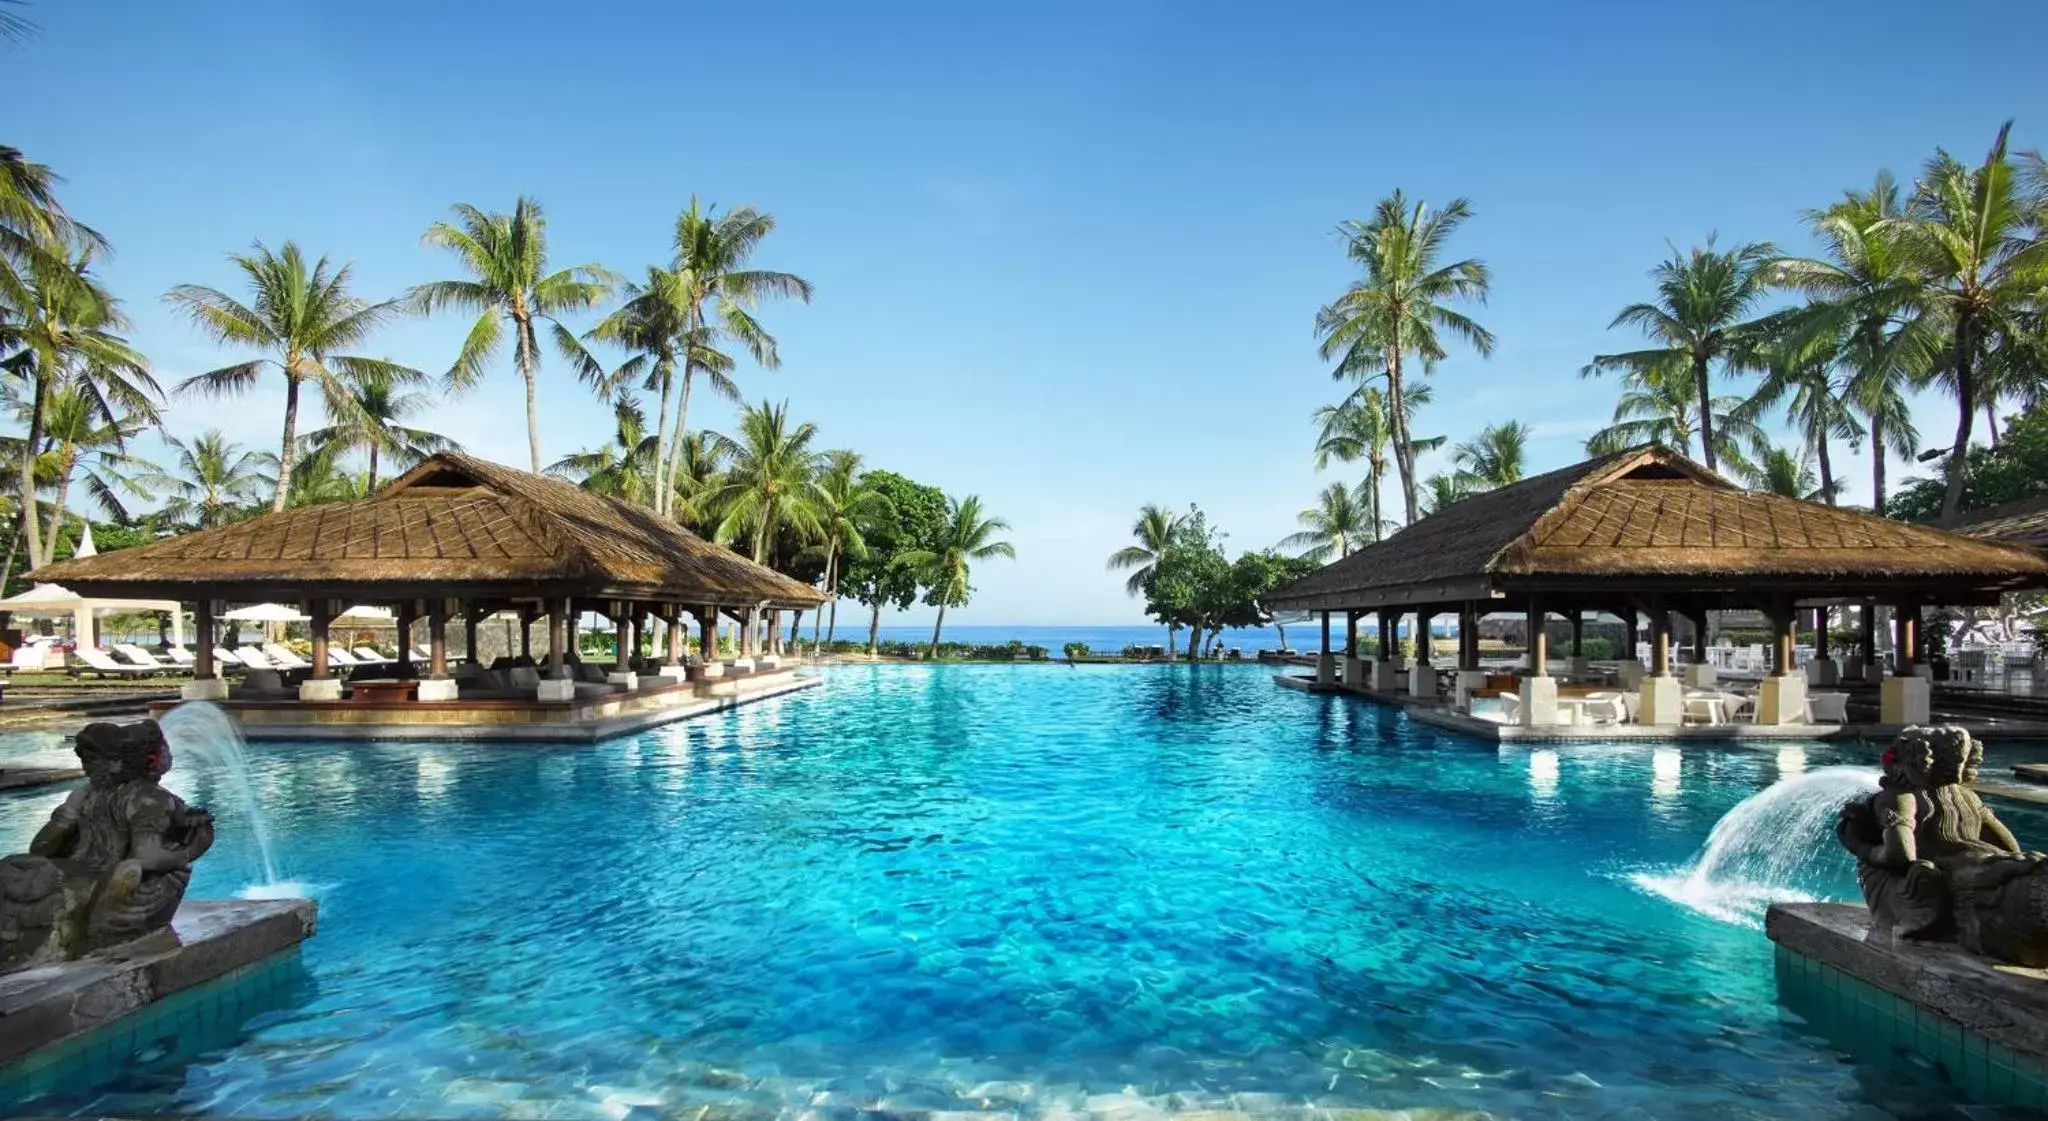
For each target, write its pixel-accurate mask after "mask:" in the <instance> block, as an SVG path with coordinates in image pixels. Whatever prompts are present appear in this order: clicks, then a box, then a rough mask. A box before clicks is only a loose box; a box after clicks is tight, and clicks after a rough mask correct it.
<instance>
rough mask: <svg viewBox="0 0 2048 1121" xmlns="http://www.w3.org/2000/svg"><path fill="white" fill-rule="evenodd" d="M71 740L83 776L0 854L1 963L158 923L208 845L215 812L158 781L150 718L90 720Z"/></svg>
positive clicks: (70, 953) (156, 742)
mask: <svg viewBox="0 0 2048 1121" xmlns="http://www.w3.org/2000/svg"><path fill="white" fill-rule="evenodd" d="M77 748H78V758H79V762H80V763H81V764H82V765H83V767H84V768H85V775H86V785H85V786H83V787H81V788H79V789H77V790H74V791H72V792H71V795H70V797H68V798H66V799H64V803H63V804H62V805H60V806H58V807H57V809H56V811H55V812H54V813H52V814H51V815H50V821H49V824H47V825H45V826H43V828H42V830H41V831H40V832H38V833H37V834H36V836H35V839H34V840H33V841H31V842H30V843H29V852H28V853H27V854H25V855H18V856H10V857H7V858H6V859H4V860H0V971H6V970H12V969H19V968H23V967H26V966H30V965H39V964H42V963H44V962H49V961H61V960H66V959H70V958H75V957H79V956H80V955H83V954H87V953H90V952H92V951H94V950H99V949H104V948H105V947H108V946H113V945H118V944H120V943H123V942H128V941H132V940H133V939H136V938H140V937H142V936H144V935H147V934H151V933H153V932H155V931H158V930H162V929H164V928H165V927H167V926H169V925H170V921H171V916H172V915H174V914H176V913H177V910H178V903H179V902H180V901H181V900H183V899H184V897H185V885H186V884H187V883H189V882H190V881H191V879H192V862H193V861H195V860H198V859H199V858H200V856H202V855H204V854H205V852H206V850H207V849H208V848H209V847H211V846H212V845H213V817H212V815H211V814H208V813H207V812H206V811H205V810H201V809H194V808H192V807H189V806H187V805H186V804H185V802H184V800H183V799H181V798H179V797H178V796H177V795H175V794H173V793H171V792H170V791H168V790H165V789H164V788H163V787H162V786H160V785H158V780H159V779H161V778H162V777H163V776H164V773H165V772H166V771H169V770H170V769H171V749H170V745H169V744H168V743H166V742H165V741H164V735H163V730H162V729H160V728H158V727H157V725H156V724H155V722H153V721H143V722H140V723H136V724H106V723H101V724H90V725H87V726H86V727H85V728H84V729H83V730H81V731H80V732H79V733H78V745H77Z"/></svg>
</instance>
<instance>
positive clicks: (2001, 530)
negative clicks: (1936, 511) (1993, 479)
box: [1956, 497, 2048, 549]
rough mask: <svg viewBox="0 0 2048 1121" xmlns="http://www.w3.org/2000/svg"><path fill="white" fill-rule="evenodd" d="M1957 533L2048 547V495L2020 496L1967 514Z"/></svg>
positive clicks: (2041, 547)
mask: <svg viewBox="0 0 2048 1121" xmlns="http://www.w3.org/2000/svg"><path fill="white" fill-rule="evenodd" d="M1956 532H1957V533H1966V534H1968V535H1970V536H1971V537H1982V538H1984V539H1986V540H1989V541H2003V542H2005V543H2006V544H2008V545H2026V546H2029V547H2032V548H2035V549H2048V497H2035V498H2017V499H2014V500H2013V501H2011V502H2001V503H1999V504H1998V505H1996V506H1988V507H1985V508H1984V509H1982V510H1977V511H1974V512H1972V513H1968V514H1965V515H1963V517H1962V520H1961V521H1959V522H1957V523H1956Z"/></svg>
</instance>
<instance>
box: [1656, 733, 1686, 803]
mask: <svg viewBox="0 0 2048 1121" xmlns="http://www.w3.org/2000/svg"><path fill="white" fill-rule="evenodd" d="M1684 768H1685V756H1684V754H1682V753H1681V752H1680V751H1679V750H1678V749H1677V748H1675V747H1659V748H1654V749H1652V750H1651V752H1650V797H1651V798H1652V799H1653V800H1655V801H1656V803H1657V804H1658V809H1659V810H1660V811H1663V812H1669V811H1670V809H1671V807H1672V803H1673V801H1674V800H1676V799H1677V797H1678V795H1679V792H1680V789H1681V785H1682V784H1681V775H1682V773H1683V771H1684Z"/></svg>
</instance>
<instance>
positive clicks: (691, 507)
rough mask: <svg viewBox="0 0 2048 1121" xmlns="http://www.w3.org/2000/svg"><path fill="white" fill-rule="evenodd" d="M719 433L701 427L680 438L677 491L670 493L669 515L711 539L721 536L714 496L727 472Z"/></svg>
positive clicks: (692, 530) (676, 452) (676, 480)
mask: <svg viewBox="0 0 2048 1121" xmlns="http://www.w3.org/2000/svg"><path fill="white" fill-rule="evenodd" d="M716 436H717V433H715V432H704V431H701V430H700V431H697V432H691V433H689V434H687V435H685V436H684V437H683V438H682V439H680V440H677V441H676V446H675V448H674V451H673V454H674V456H675V460H676V473H675V493H674V494H672V495H670V496H669V516H670V517H671V518H674V519H675V520H676V521H677V522H679V523H681V524H682V526H683V527H684V528H685V529H688V530H689V531H690V532H692V533H694V534H696V535H697V536H699V537H703V538H707V539H708V538H714V537H717V536H718V516H717V514H718V512H717V510H716V509H714V508H713V505H712V499H713V497H714V496H715V495H716V494H717V492H718V487H719V485H720V483H721V481H722V477H723V474H724V472H725V450H724V448H722V447H721V446H720V445H719V444H718V442H717V440H716V439H715V437H716Z"/></svg>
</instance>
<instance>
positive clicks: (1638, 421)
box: [1586, 361, 1767, 476]
mask: <svg viewBox="0 0 2048 1121" xmlns="http://www.w3.org/2000/svg"><path fill="white" fill-rule="evenodd" d="M1694 392H1695V386H1694V385H1693V381H1692V378H1691V376H1690V370H1688V369H1687V368H1686V366H1685V365H1684V364H1683V363H1682V362H1678V361H1671V362H1667V363H1666V364H1665V365H1663V366H1661V367H1654V368H1651V369H1648V370H1646V371H1644V372H1642V373H1640V374H1630V375H1628V376H1627V377H1625V378H1623V379H1622V391H1621V396H1620V397H1619V398H1617V399H1616V400H1615V402H1614V419H1613V421H1612V423H1610V424H1608V426H1607V427H1605V428H1603V429H1601V430H1600V431H1598V432H1595V433H1594V434H1593V435H1592V438H1590V439H1588V440H1587V441H1586V454H1587V455H1612V454H1614V453H1615V452H1619V451H1622V450H1624V449H1627V448H1633V447H1637V446H1639V445H1642V444H1660V445H1662V446H1664V447H1667V448H1672V449H1674V450H1676V451H1679V452H1681V453H1689V452H1690V451H1691V450H1692V440H1693V433H1694V428H1693V422H1694V421H1695V420H1696V419H1697V417H1698V414H1699V410H1698V407H1697V403H1698V398H1697V397H1695V396H1693V394H1694ZM1744 404H1745V402H1744V401H1743V399H1742V398H1740V397H1736V396H1732V395H1724V396H1721V397H1716V398H1714V400H1713V402H1712V404H1711V406H1710V412H1711V413H1712V416H1711V418H1710V419H1711V421H1712V423H1713V426H1714V457H1715V461H1716V462H1717V463H1721V464H1724V465H1725V467H1724V468H1722V470H1724V471H1725V472H1726V473H1728V474H1732V475H1736V476H1740V475H1742V474H1743V473H1744V472H1746V471H1749V470H1752V469H1753V468H1752V466H1751V464H1750V459H1749V452H1750V451H1753V450H1754V449H1756V448H1758V447H1760V446H1762V445H1763V444H1764V443H1766V442H1767V441H1766V440H1765V437H1764V431H1763V429H1762V428H1761V427H1759V426H1758V425H1757V423H1756V421H1755V420H1754V419H1753V418H1751V417H1749V416H1748V415H1747V414H1746V413H1745V411H1744V409H1743V405H1744Z"/></svg>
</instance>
